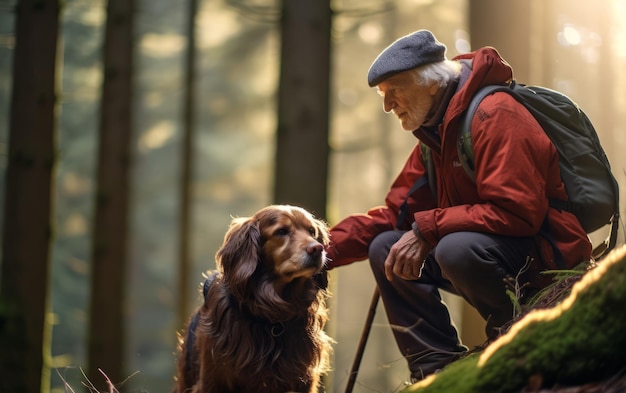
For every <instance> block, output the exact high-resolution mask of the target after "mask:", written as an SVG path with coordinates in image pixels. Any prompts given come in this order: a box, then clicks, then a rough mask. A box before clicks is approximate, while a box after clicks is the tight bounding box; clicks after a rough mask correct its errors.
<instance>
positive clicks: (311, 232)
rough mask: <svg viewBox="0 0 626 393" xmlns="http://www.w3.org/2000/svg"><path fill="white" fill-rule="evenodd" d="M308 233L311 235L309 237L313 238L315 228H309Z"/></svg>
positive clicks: (315, 234)
mask: <svg viewBox="0 0 626 393" xmlns="http://www.w3.org/2000/svg"><path fill="white" fill-rule="evenodd" d="M309 233H310V234H311V236H313V237H315V236H317V231H316V230H315V227H311V228H309Z"/></svg>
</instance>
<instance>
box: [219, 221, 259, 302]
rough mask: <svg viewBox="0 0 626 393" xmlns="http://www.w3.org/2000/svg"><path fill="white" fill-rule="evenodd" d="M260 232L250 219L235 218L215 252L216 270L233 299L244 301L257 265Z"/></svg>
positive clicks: (256, 224)
mask: <svg viewBox="0 0 626 393" xmlns="http://www.w3.org/2000/svg"><path fill="white" fill-rule="evenodd" d="M260 242H261V232H260V231H259V226H258V223H256V222H255V221H253V220H252V218H235V219H233V221H232V223H231V225H230V228H229V229H228V231H227V232H226V235H225V236H224V243H223V244H222V247H221V248H220V249H219V250H218V251H217V254H216V261H217V266H218V268H219V269H220V270H221V271H222V273H223V274H224V281H225V282H226V284H227V285H228V287H229V288H230V291H231V292H232V294H233V295H235V297H237V298H238V299H244V298H245V297H246V293H247V292H248V291H249V290H248V284H249V282H250V278H251V277H252V275H253V274H254V272H255V271H256V269H257V266H258V265H259V255H260Z"/></svg>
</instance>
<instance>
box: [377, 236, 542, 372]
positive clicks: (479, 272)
mask: <svg viewBox="0 0 626 393" xmlns="http://www.w3.org/2000/svg"><path fill="white" fill-rule="evenodd" d="M403 233H404V232H402V231H389V232H383V233H381V234H380V235H378V236H377V237H376V238H374V240H373V241H372V243H371V244H370V248H369V260H370V264H371V267H372V271H373V273H374V278H375V279H376V282H377V284H378V288H379V290H380V295H381V298H382V300H383V304H384V306H385V311H386V312H387V318H388V320H389V323H390V325H391V327H392V330H393V334H394V337H395V339H396V343H397V344H398V348H399V349H400V352H401V353H402V355H403V356H404V357H405V358H406V360H407V362H408V364H409V369H410V370H411V376H412V378H413V379H414V380H418V379H422V378H423V377H425V376H426V375H428V374H431V373H433V372H435V371H437V370H438V369H440V368H442V367H443V366H445V365H446V364H448V363H450V362H451V361H453V360H455V359H457V358H458V357H459V356H460V355H461V354H462V353H463V352H465V351H467V348H466V347H465V346H463V345H462V344H461V342H460V340H459V336H458V333H457V331H456V328H455V327H454V325H453V324H452V322H451V320H450V313H449V312H448V308H447V306H446V305H445V304H444V303H443V302H442V301H441V296H440V293H439V290H440V289H442V290H445V291H448V292H451V293H453V294H456V295H459V296H462V297H463V298H464V299H465V300H467V302H469V304H471V305H472V306H474V307H475V308H476V309H477V310H478V312H479V313H480V315H481V316H482V317H483V318H484V319H485V320H486V321H487V328H486V329H487V335H488V336H489V337H494V336H495V335H496V333H497V330H496V329H497V328H498V327H500V326H502V325H504V324H505V323H506V322H508V321H510V320H511V319H512V317H513V311H514V310H513V303H512V301H511V299H510V298H509V296H508V295H507V294H506V289H507V287H506V285H505V283H504V279H505V278H507V277H515V276H516V275H517V273H518V272H519V271H520V270H521V269H522V268H523V266H524V265H525V263H526V260H527V257H528V255H529V253H530V251H531V250H532V249H533V240H532V238H519V237H507V236H496V235H491V234H485V233H477V232H456V233H451V234H449V235H447V236H444V237H443V238H442V239H441V240H440V241H439V244H438V245H437V247H436V248H435V249H433V250H432V251H431V253H430V255H429V257H428V259H427V261H426V263H425V265H424V268H423V269H422V276H421V277H420V278H419V279H417V280H410V281H409V280H403V279H400V278H398V277H396V278H395V279H394V280H393V281H391V282H389V281H388V280H387V278H386V277H385V271H384V262H385V259H386V258H387V255H388V254H389V250H390V248H391V246H392V245H393V244H394V243H395V242H397V241H398V239H400V237H401V236H402V234H403Z"/></svg>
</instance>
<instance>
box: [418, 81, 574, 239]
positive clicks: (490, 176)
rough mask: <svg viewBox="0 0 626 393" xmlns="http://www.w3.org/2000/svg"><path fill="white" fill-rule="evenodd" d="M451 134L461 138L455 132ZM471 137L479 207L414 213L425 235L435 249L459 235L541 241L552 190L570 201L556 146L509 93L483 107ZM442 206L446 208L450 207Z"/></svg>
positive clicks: (456, 206) (485, 102) (470, 205)
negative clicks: (444, 239)
mask: <svg viewBox="0 0 626 393" xmlns="http://www.w3.org/2000/svg"><path fill="white" fill-rule="evenodd" d="M452 133H453V135H454V137H455V138H456V130H452ZM471 134H472V144H473V151H474V165H475V171H476V186H475V187H476V188H475V189H473V190H468V192H471V193H477V200H478V201H479V202H477V203H465V204H464V203H458V204H452V205H449V206H447V207H445V208H437V209H433V210H429V211H425V212H417V213H415V215H414V219H415V221H416V223H417V226H418V228H419V230H420V232H421V234H422V235H423V236H424V237H425V238H426V240H428V241H429V242H430V243H431V244H433V245H435V244H437V242H438V241H439V239H441V237H443V236H445V235H447V234H449V233H452V232H458V231H477V232H486V233H497V234H500V235H505V236H506V235H508V236H534V235H536V234H537V232H538V231H539V229H540V227H541V224H542V222H543V219H544V217H545V216H546V214H547V211H548V197H547V189H550V191H549V192H550V193H556V194H560V195H562V196H564V197H565V198H566V196H565V195H564V194H565V190H564V186H563V184H562V182H561V181H560V176H559V173H560V172H559V168H558V156H557V153H556V150H555V148H554V146H553V145H552V143H551V142H550V140H549V139H548V137H547V136H546V134H545V133H544V131H543V130H542V129H541V127H540V125H539V124H538V123H537V121H536V120H535V119H534V118H533V117H532V115H531V114H530V113H529V112H528V111H527V110H526V109H525V108H524V107H523V106H522V105H521V104H519V103H518V102H517V101H515V99H514V98H512V97H511V96H509V95H508V94H506V93H496V94H493V95H491V96H489V97H487V98H485V99H484V100H483V101H482V102H481V104H480V105H479V107H478V110H477V112H476V114H475V116H474V119H473V122H472V131H471ZM438 175H439V174H438ZM438 181H440V182H443V183H444V184H445V182H446V179H445V178H441V176H438ZM447 187H455V185H452V184H447ZM439 203H440V206H445V201H441V200H440V201H439Z"/></svg>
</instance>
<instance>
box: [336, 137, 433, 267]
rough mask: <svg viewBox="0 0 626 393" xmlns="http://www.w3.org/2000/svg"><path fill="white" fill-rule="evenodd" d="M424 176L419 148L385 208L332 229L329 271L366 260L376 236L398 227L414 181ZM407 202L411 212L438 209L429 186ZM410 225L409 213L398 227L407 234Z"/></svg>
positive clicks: (393, 189) (344, 222)
mask: <svg viewBox="0 0 626 393" xmlns="http://www.w3.org/2000/svg"><path fill="white" fill-rule="evenodd" d="M424 174H425V171H424V167H423V165H422V163H421V150H420V148H419V145H417V146H416V147H415V148H414V149H413V151H412V152H411V154H410V156H409V158H408V160H407V161H406V163H405V165H404V167H403V169H402V171H401V172H400V174H399V175H398V176H397V177H396V179H395V181H394V182H393V184H392V185H391V187H390V189H389V192H388V193H387V196H386V197H385V205H383V206H377V207H374V208H372V209H370V210H368V211H367V213H365V214H353V215H350V216H348V217H346V218H344V219H343V220H341V221H340V222H339V223H337V224H336V225H334V226H333V227H332V228H331V230H330V245H329V247H328V249H327V252H328V258H329V263H328V268H333V267H337V266H341V265H347V264H349V263H352V262H356V261H361V260H364V259H367V253H368V248H369V244H370V243H371V241H372V240H373V239H374V238H375V237H376V235H378V234H379V233H381V232H385V231H389V230H393V229H394V228H396V227H397V226H398V222H397V220H398V212H399V209H400V206H401V205H402V204H403V203H404V201H405V200H406V199H407V194H408V192H409V190H410V189H411V187H412V186H413V184H414V183H415V181H416V180H417V179H418V178H420V177H422V176H424ZM407 202H408V212H413V211H415V210H417V209H431V208H432V207H434V205H435V201H434V198H433V196H432V193H431V191H430V189H429V188H428V185H425V186H424V187H421V188H420V189H418V190H417V191H415V192H414V193H413V195H412V196H411V197H410V198H408V201H407ZM411 223H412V215H411V214H410V213H409V214H407V219H406V221H405V222H404V223H401V224H400V225H399V226H400V227H401V228H402V229H405V230H407V229H409V228H410V225H411Z"/></svg>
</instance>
